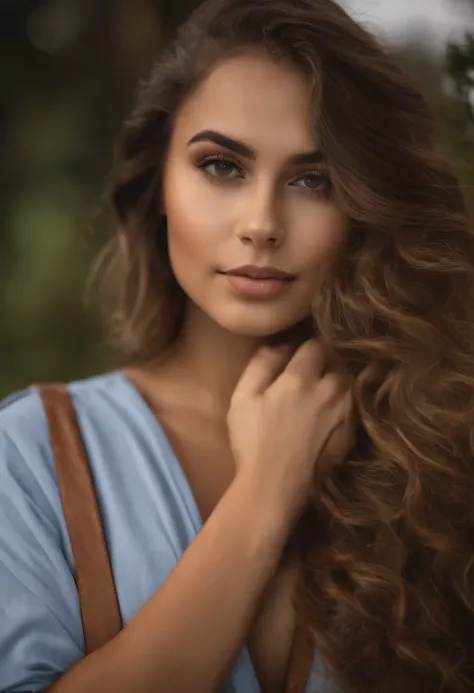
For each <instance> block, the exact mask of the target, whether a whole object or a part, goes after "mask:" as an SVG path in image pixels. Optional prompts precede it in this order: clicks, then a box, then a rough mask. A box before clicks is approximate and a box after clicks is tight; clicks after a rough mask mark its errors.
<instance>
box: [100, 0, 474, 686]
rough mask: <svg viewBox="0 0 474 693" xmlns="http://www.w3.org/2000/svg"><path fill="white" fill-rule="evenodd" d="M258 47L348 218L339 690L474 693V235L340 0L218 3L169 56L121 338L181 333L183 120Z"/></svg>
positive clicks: (119, 269) (328, 328)
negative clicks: (174, 246)
mask: <svg viewBox="0 0 474 693" xmlns="http://www.w3.org/2000/svg"><path fill="white" fill-rule="evenodd" d="M249 50H257V51H265V52H266V53H267V54H270V55H272V56H275V57H276V58H278V59H282V58H283V59H285V60H289V61H291V62H292V64H295V65H297V66H298V67H299V68H300V69H301V70H303V71H304V73H305V74H306V75H308V77H309V78H310V79H311V81H312V85H313V88H314V114H313V117H314V127H315V128H316V131H317V133H318V135H319V138H320V142H321V147H322V149H323V151H324V152H325V155H326V157H327V160H328V163H329V171H330V175H331V179H332V183H333V188H334V194H335V197H336V199H337V202H338V204H339V205H340V207H341V209H342V210H343V211H344V212H345V214H346V215H347V217H348V218H349V219H350V221H351V231H350V234H349V238H348V242H347V247H346V248H345V249H344V252H343V253H341V255H340V257H339V258H338V261H337V262H336V263H335V265H334V267H333V268H332V271H331V273H330V275H329V276H328V278H327V280H326V282H325V284H324V286H323V288H322V290H321V292H320V294H319V295H318V296H316V297H315V299H314V311H313V315H314V319H315V321H316V324H317V326H318V329H319V332H320V333H321V335H322V337H323V338H324V339H325V340H326V341H327V343H328V344H329V345H330V347H331V348H332V349H333V350H334V352H335V353H336V355H338V356H339V357H340V358H341V359H342V360H343V362H344V363H345V364H346V366H347V368H348V370H349V371H350V372H351V374H352V375H353V377H354V382H355V397H356V403H357V408H358V413H359V416H360V421H361V427H360V436H359V438H358V442H357V445H356V446H355V448H354V450H353V451H352V454H351V455H350V456H349V457H348V459H347V460H346V462H345V463H344V464H343V465H340V466H339V467H338V468H336V469H332V470H328V471H326V472H324V473H321V478H320V479H318V480H317V489H318V490H317V492H316V491H315V493H314V503H313V506H312V510H311V512H310V515H309V516H308V517H309V519H308V524H307V527H310V528H311V531H310V532H308V534H307V537H308V545H307V552H306V555H305V560H306V562H307V566H308V567H309V575H308V585H307V590H308V596H309V615H310V619H311V624H312V627H313V631H314V635H315V638H316V645H317V647H318V649H319V651H320V653H321V655H322V658H323V661H324V663H325V665H326V667H327V669H328V672H330V673H331V674H332V676H333V677H334V678H335V681H336V682H337V683H338V685H339V686H340V688H341V690H342V691H343V693H359V692H360V693H433V692H434V691H443V692H444V693H461V692H463V693H467V691H471V692H472V691H473V690H474V476H473V447H474V433H473V422H474V356H473V346H474V236H473V231H472V223H471V221H470V219H469V214H468V211H467V205H466V201H465V200H464V199H463V196H462V194H461V191H460V186H459V182H458V180H457V178H456V176H455V174H454V173H453V171H452V169H451V167H450V166H449V165H448V164H447V163H446V162H445V161H444V160H443V159H442V157H441V156H440V155H439V153H438V152H437V147H436V133H435V125H434V122H433V117H432V115H431V113H430V110H429V108H428V106H427V104H426V102H425V100H424V99H423V97H422V96H421V95H420V93H419V91H418V90H417V89H416V88H415V87H414V86H413V85H412V84H411V82H410V81H409V79H408V78H407V77H406V76H405V75H404V74H403V73H402V71H401V70H400V69H399V67H397V65H396V64H394V62H393V61H392V59H391V58H390V57H389V56H388V55H387V54H386V53H385V52H384V50H383V49H382V48H381V47H380V46H379V45H378V43H377V42H376V40H375V39H374V38H373V37H372V36H371V35H370V34H368V33H367V32H366V31H365V30H364V29H363V28H362V27H361V26H359V25H358V24H357V23H356V22H354V21H353V20H352V19H351V18H350V17H349V16H348V15H347V14H346V12H345V11H344V10H343V9H342V8H341V7H340V6H339V5H337V4H336V3H335V2H333V1H332V0H258V2H255V1H254V0H208V1H207V2H204V3H203V4H202V5H201V6H200V7H199V8H198V9H197V10H196V11H195V12H194V13H193V14H192V15H191V17H190V18H189V19H188V20H187V21H186V22H185V23H184V25H182V27H181V28H180V30H179V32H178V35H177V37H176V38H175V40H174V41H173V43H171V44H170V45H169V46H168V47H167V48H166V51H165V53H164V55H163V56H162V57H161V59H160V61H159V63H158V65H157V67H156V68H155V70H154V71H153V74H152V76H151V79H150V80H149V81H148V82H147V84H146V85H144V86H143V87H142V89H141V90H140V92H139V94H138V97H137V103H136V107H135V109H134V111H133V113H132V115H131V116H130V118H129V119H128V120H127V122H126V123H125V125H124V129H123V136H122V139H121V144H120V157H119V161H118V164H117V169H116V172H115V174H114V178H113V181H112V200H113V205H114V207H115V210H116V213H117V216H118V220H119V224H118V226H117V229H116V231H115V235H114V237H113V238H112V239H111V241H110V242H109V244H108V245H107V247H106V248H105V249H104V251H103V253H102V254H101V257H100V258H99V262H98V265H97V266H96V267H95V270H94V274H95V276H96V277H99V278H100V280H101V287H102V298H103V300H104V304H103V305H104V312H105V316H106V318H108V320H109V326H110V330H111V334H112V335H113V338H114V340H115V343H116V344H117V345H118V346H119V348H120V350H121V353H122V354H124V357H125V358H126V359H128V360H129V361H133V362H139V361H146V360H147V359H150V358H154V357H156V356H157V354H159V353H163V350H165V349H167V348H168V347H170V346H171V345H173V344H174V342H175V340H176V339H177V338H178V337H179V334H180V329H181V325H182V322H183V315H184V306H185V302H186V297H185V295H184V293H183V291H182V290H181V289H180V287H179V286H178V284H177V282H176V280H175V278H174V276H173V274H172V271H171V269H170V263H169V259H168V249H167V240H166V219H165V218H164V217H163V216H162V215H161V214H160V191H161V183H162V180H161V178H162V171H163V164H164V161H165V158H166V154H167V148H168V144H169V141H170V134H171V131H172V127H173V120H174V117H175V116H176V113H177V112H178V109H179V108H180V106H181V105H182V104H183V102H184V100H185V99H186V98H187V97H189V96H190V95H191V94H192V93H193V91H194V90H195V89H196V88H197V87H198V86H199V84H200V83H201V82H202V80H203V79H204V78H205V77H206V75H207V74H209V72H210V71H211V70H212V69H213V67H214V66H215V65H216V64H217V62H218V61H221V60H223V59H225V58H226V57H230V56H232V55H235V54H238V53H240V52H242V51H244V52H245V51H249ZM315 488H316V485H315Z"/></svg>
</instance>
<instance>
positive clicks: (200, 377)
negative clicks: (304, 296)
mask: <svg viewBox="0 0 474 693" xmlns="http://www.w3.org/2000/svg"><path fill="white" fill-rule="evenodd" d="M311 329H312V328H311V323H310V321H305V323H304V324H299V325H298V326H296V327H294V328H291V329H290V330H287V331H285V332H284V333H280V334H279V335H275V336H273V337H272V338H264V337H247V336H244V335H236V334H235V333H232V332H229V331H228V330H226V329H225V328H223V327H221V326H220V325H218V324H217V323H215V322H214V321H212V320H211V319H210V318H209V317H208V316H207V315H206V314H204V313H203V312H202V311H201V310H200V309H199V308H198V307H196V306H190V307H189V309H188V311H187V315H186V320H185V324H184V327H183V331H182V334H181V336H180V339H179V341H178V343H177V344H176V345H175V346H174V347H173V348H172V349H170V350H169V352H168V354H167V355H166V356H165V357H164V358H163V359H159V360H157V361H156V362H155V363H152V364H150V365H149V366H148V367H147V376H148V377H149V378H151V381H150V387H153V388H158V387H161V388H165V387H166V388H167V390H168V389H169V391H173V393H174V395H173V398H174V397H176V399H177V400H178V399H180V400H181V401H182V400H184V401H186V403H188V404H195V405H196V406H197V407H199V409H200V410H201V411H202V413H203V414H205V413H207V414H209V416H211V417H212V418H215V419H216V420H222V419H224V418H225V416H226V414H227V412H228V409H229V405H230V399H231V396H232V393H233V391H234V389H235V386H236V385H237V382H238V380H239V378H240V376H241V374H242V372H243V371H244V369H245V367H246V366H247V364H248V362H249V360H250V359H251V357H252V356H253V354H254V353H255V351H256V350H257V349H258V347H259V346H260V345H262V344H264V343H278V342H281V341H292V342H295V343H300V342H301V341H303V340H304V339H307V338H308V337H309V336H310V332H311ZM153 383H155V384H154V385H153Z"/></svg>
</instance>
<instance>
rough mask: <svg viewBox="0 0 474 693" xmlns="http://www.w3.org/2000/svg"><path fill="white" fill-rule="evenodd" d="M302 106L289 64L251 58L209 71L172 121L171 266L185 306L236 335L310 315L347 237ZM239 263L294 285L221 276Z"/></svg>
mask: <svg viewBox="0 0 474 693" xmlns="http://www.w3.org/2000/svg"><path fill="white" fill-rule="evenodd" d="M310 107H311V94H310V88H309V83H308V81H307V78H306V77H305V76H304V75H302V74H301V73H300V72H299V71H298V70H297V69H296V68H295V67H293V66H291V65H286V64H284V63H281V62H278V63H277V62H275V61H273V60H272V59H271V58H269V57H266V56H257V55H252V54H249V55H242V56H238V57H234V58H232V59H228V60H226V61H225V62H222V63H221V64H220V65H219V66H218V67H216V68H215V70H214V71H213V72H212V73H211V74H210V76H209V77H208V78H207V79H206V81H204V82H203V83H202V84H201V85H200V88H199V89H198V91H196V92H195V93H194V94H193V96H192V97H191V98H190V99H189V100H188V101H187V102H186V103H185V105H184V106H183V107H182V109H181V110H180V112H179V114H178V116H177V119H176V122H175V127H174V131H173V135H172V140H171V143H170V150H169V155H168V158H167V161H166V165H165V172H164V184H163V211H164V212H165V213H166V215H167V227H168V243H169V253H170V261H171V265H172V268H173V271H174V274H175V276H176V279H177V281H178V282H179V284H180V285H181V286H182V288H183V290H184V291H185V293H186V294H187V295H188V297H189V299H190V301H191V303H190V306H191V307H192V306H194V307H197V308H198V309H200V310H201V311H203V312H204V313H205V314H207V316H208V317H210V318H211V319H212V320H213V321H214V322H215V323H217V324H219V325H220V326H222V327H224V328H225V329H227V330H229V331H231V332H233V333H235V334H239V335H242V336H243V335H246V336H252V337H262V338H263V337H266V336H270V335H274V334H276V333H278V332H281V331H283V330H287V329H288V328H291V327H292V326H293V325H295V324H296V323H298V322H300V321H302V320H303V319H304V318H307V317H308V316H309V315H310V313H311V303H312V299H313V297H314V295H315V293H316V292H317V291H318V287H319V285H320V282H321V280H322V277H323V274H324V272H325V269H327V267H328V265H329V263H330V261H331V259H332V258H333V257H334V254H335V253H337V252H338V251H340V249H341V247H342V245H343V242H344V239H345V238H346V234H347V228H348V223H347V220H346V218H345V217H344V216H343V214H342V213H341V212H340V210H339V209H338V207H337V206H336V204H335V202H334V200H333V199H332V195H331V184H330V181H329V179H328V177H327V176H328V174H327V169H326V167H325V164H324V161H323V160H322V157H321V155H320V154H319V153H318V141H317V138H316V137H315V135H314V132H312V130H311V125H310ZM244 265H257V266H258V267H260V268H262V267H263V268H268V267H270V266H271V267H273V268H277V269H279V270H283V271H284V272H287V273H289V274H290V275H291V278H290V279H288V280H285V281H282V280H280V281H278V280H275V279H274V280H268V279H267V280H264V279H261V280H260V281H257V280H252V279H245V278H242V277H240V278H237V277H235V276H234V277H232V276H231V275H229V274H225V273H224V272H227V271H228V270H233V269H235V268H239V267H242V266H244ZM270 273H271V271H270Z"/></svg>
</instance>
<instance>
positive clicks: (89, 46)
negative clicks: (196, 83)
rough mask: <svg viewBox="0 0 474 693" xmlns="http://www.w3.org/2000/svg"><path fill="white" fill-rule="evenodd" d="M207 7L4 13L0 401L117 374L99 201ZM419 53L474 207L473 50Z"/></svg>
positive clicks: (145, 2) (47, 0)
mask: <svg viewBox="0 0 474 693" xmlns="http://www.w3.org/2000/svg"><path fill="white" fill-rule="evenodd" d="M468 1H470V0H468ZM197 4H199V0H174V2H170V1H169V0H161V2H157V1H156V0H133V2H132V1H131V0H101V1H100V2H97V0H42V1H39V0H3V2H2V3H1V5H0V38H1V45H2V49H3V59H2V60H1V61H0V76H1V77H0V78H1V86H2V90H1V91H2V95H3V97H4V104H5V106H6V107H4V108H3V109H2V110H1V111H0V124H1V127H0V137H1V138H2V142H1V146H2V149H1V151H2V156H1V159H0V175H1V179H2V185H1V194H0V267H1V272H0V309H1V316H2V320H1V322H0V357H1V361H0V362H1V369H0V396H3V395H5V394H7V393H8V392H11V391H14V390H17V389H19V388H21V387H24V386H25V385H27V384H29V383H31V382H38V381H41V380H54V379H59V380H70V379H76V378H81V377H85V376H88V375H92V374H94V373H97V372H100V371H101V370H104V369H107V368H108V367H109V366H110V360H109V359H110V355H109V354H108V352H107V350H106V348H105V347H104V339H103V334H102V331H101V327H100V324H99V321H98V319H97V316H96V315H95V314H94V312H93V311H92V310H90V309H89V308H86V307H85V305H84V301H83V292H84V282H85V278H86V275H87V270H88V266H89V263H90V260H91V258H92V257H93V256H94V254H95V253H96V251H97V249H98V247H99V244H100V243H101V241H102V237H103V232H105V231H106V230H107V229H108V228H109V225H110V224H111V223H113V220H112V217H111V213H110V210H109V208H108V206H107V201H106V200H105V197H104V193H103V191H104V189H105V186H106V182H107V176H108V172H109V170H110V167H111V164H112V159H113V148H114V138H115V136H116V134H117V130H118V128H119V126H120V123H121V121H122V119H123V117H124V116H125V115H126V113H127V112H128V109H129V108H130V105H131V102H132V98H133V94H134V91H135V89H136V86H137V84H138V83H139V81H140V80H141V79H143V78H145V77H146V76H147V75H148V73H149V70H150V68H151V65H152V63H153V60H154V59H155V57H156V55H157V53H158V52H159V49H160V46H161V45H162V44H163V41H164V40H165V39H166V38H167V37H168V36H169V34H170V32H171V31H172V30H173V29H174V27H175V26H176V25H177V24H178V23H179V22H180V21H181V19H182V18H183V17H184V16H185V15H186V13H187V12H188V11H189V10H191V9H192V8H193V7H194V6H196V5H197ZM469 40H471V43H469ZM421 45H422V44H421V43H420V44H418V42H417V40H416V37H414V38H412V39H411V41H407V43H406V44H405V45H403V46H400V47H399V49H398V50H397V57H398V58H399V59H400V60H401V61H402V62H403V63H404V65H405V66H406V68H407V69H408V70H409V71H410V72H411V73H412V74H413V76H414V77H415V79H416V80H417V81H418V83H419V85H420V87H421V88H422V90H423V91H424V93H425V94H426V96H427V98H428V99H429V101H430V103H432V105H433V108H434V109H435V111H436V114H437V116H438V121H439V126H440V128H439V133H440V135H439V136H440V144H441V146H442V147H444V148H445V149H446V151H447V152H448V154H449V155H450V156H451V157H452V158H454V159H455V161H456V164H457V166H458V168H459V172H460V174H461V176H462V178H463V181H464V183H465V185H466V190H467V192H468V194H469V189H470V186H471V185H473V184H474V174H473V165H474V132H473V130H474V119H473V115H472V114H473V111H472V108H471V106H470V101H469V98H470V95H471V94H472V90H471V88H472V81H471V82H469V80H472V77H473V74H474V72H473V70H474V49H473V42H472V39H469V38H468V37H467V38H466V45H465V46H464V47H462V46H461V47H459V46H458V47H450V48H449V50H448V51H447V56H444V55H441V56H439V55H435V54H432V53H430V52H428V51H427V49H426V48H421ZM448 77H449V79H448Z"/></svg>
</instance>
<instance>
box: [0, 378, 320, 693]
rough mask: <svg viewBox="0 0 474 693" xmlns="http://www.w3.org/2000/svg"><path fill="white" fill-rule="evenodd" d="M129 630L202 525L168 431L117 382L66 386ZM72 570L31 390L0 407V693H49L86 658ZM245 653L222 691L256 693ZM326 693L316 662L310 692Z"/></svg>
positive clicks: (42, 423) (38, 406) (44, 432)
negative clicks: (55, 683)
mask: <svg viewBox="0 0 474 693" xmlns="http://www.w3.org/2000/svg"><path fill="white" fill-rule="evenodd" d="M69 389H70V392H71V394H72V396H73V400H74V404H75V407H76V411H77V415H78V419H79V425H80V428H81V432H82V436H83V439H84V442H85V446H86V449H87V452H88V456H89V460H90V465H91V468H92V474H93V478H94V484H95V488H96V492H97V496H98V502H99V507H100V511H101V515H102V519H103V524H104V532H105V537H106V541H107V546H108V550H109V554H110V560H111V564H112V571H113V575H114V580H115V584H116V588H117V593H118V599H119V604H120V610H121V614H122V619H123V622H124V624H125V623H127V621H129V620H130V619H131V618H133V616H134V615H135V614H136V613H137V612H138V611H139V610H140V609H141V608H142V606H143V605H144V604H145V603H146V602H147V601H148V600H149V599H150V597H151V596H152V595H153V594H154V593H155V592H156V590H157V589H158V588H159V587H160V585H161V584H162V583H163V581H164V580H165V579H166V577H167V576H168V574H169V573H170V572H171V570H172V569H173V567H174V566H175V565H176V563H177V562H178V561H179V559H180V557H181V556H182V554H183V552H184V551H185V549H186V548H187V547H188V546H189V544H190V543H191V542H192V541H193V540H194V538H195V537H196V535H197V533H198V532H199V531H200V529H201V527H202V522H201V518H200V515H199V511H198V509H197V506H196V503H195V500H194V497H193V495H192V492H191V489H190V486H189V484H188V481H187V479H186V477H185V475H184V472H183V470H182V468H181V466H180V464H179V462H178V460H177V459H176V456H175V455H174V453H173V451H172V449H171V446H170V444H169V442H168V440H167V439H166V436H165V434H164V431H163V429H162V428H161V426H160V424H159V422H158V421H157V419H156V417H155V415H154V414H153V413H152V411H151V410H150V409H149V407H148V405H147V404H146V403H145V401H144V400H143V398H142V397H141V395H140V394H139V393H138V391H137V390H136V389H135V387H134V386H133V385H132V384H131V383H130V382H129V381H128V380H127V378H126V377H125V376H124V375H123V374H122V373H121V372H113V373H108V374H105V375H100V376H98V377H95V378H91V379H88V380H84V381H80V382H76V383H72V384H70V385H69ZM73 570H74V562H73V557H72V552H71V546H70V543H69V538H68V533H67V529H66V524H65V520H64V515H63V511H62V506H61V501H60V497H59V491H58V486H57V481H56V473H55V467H54V461H53V457H52V452H51V447H50V441H49V434H48V428H47V423H46V417H45V412H44V409H43V406H42V403H41V400H40V397H39V394H38V392H37V390H36V389H35V388H34V387H31V388H29V389H27V390H24V391H22V392H19V393H16V394H13V395H10V397H7V399H6V400H4V401H3V402H2V403H0V693H25V692H26V691H31V692H34V693H36V692H37V691H44V690H45V689H46V688H48V687H49V686H50V685H51V684H52V683H53V682H54V681H55V680H56V679H57V678H58V677H59V676H61V675H62V674H63V673H64V672H66V671H67V670H68V669H70V668H71V667H72V665H73V664H74V663H75V662H76V661H77V660H78V659H80V658H82V657H83V656H84V639H83V633H82V625H81V616H80V612H79V602H78V595H77V590H76V584H75V582H74V577H73ZM258 692H259V686H258V682H257V678H256V675H255V671H254V668H253V666H252V663H251V660H250V657H249V653H248V651H247V648H246V647H244V648H243V649H242V651H241V652H240V654H239V656H238V658H237V660H236V662H235V663H234V666H233V667H232V669H231V671H230V675H229V679H228V681H227V683H226V684H225V686H224V688H223V693H258ZM310 692H311V693H316V692H317V693H329V683H328V681H327V680H326V678H325V676H324V673H323V669H322V665H321V663H320V660H319V658H318V657H316V659H315V664H314V667H313V671H312V674H311V677H310V681H309V682H308V686H307V693H310Z"/></svg>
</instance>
